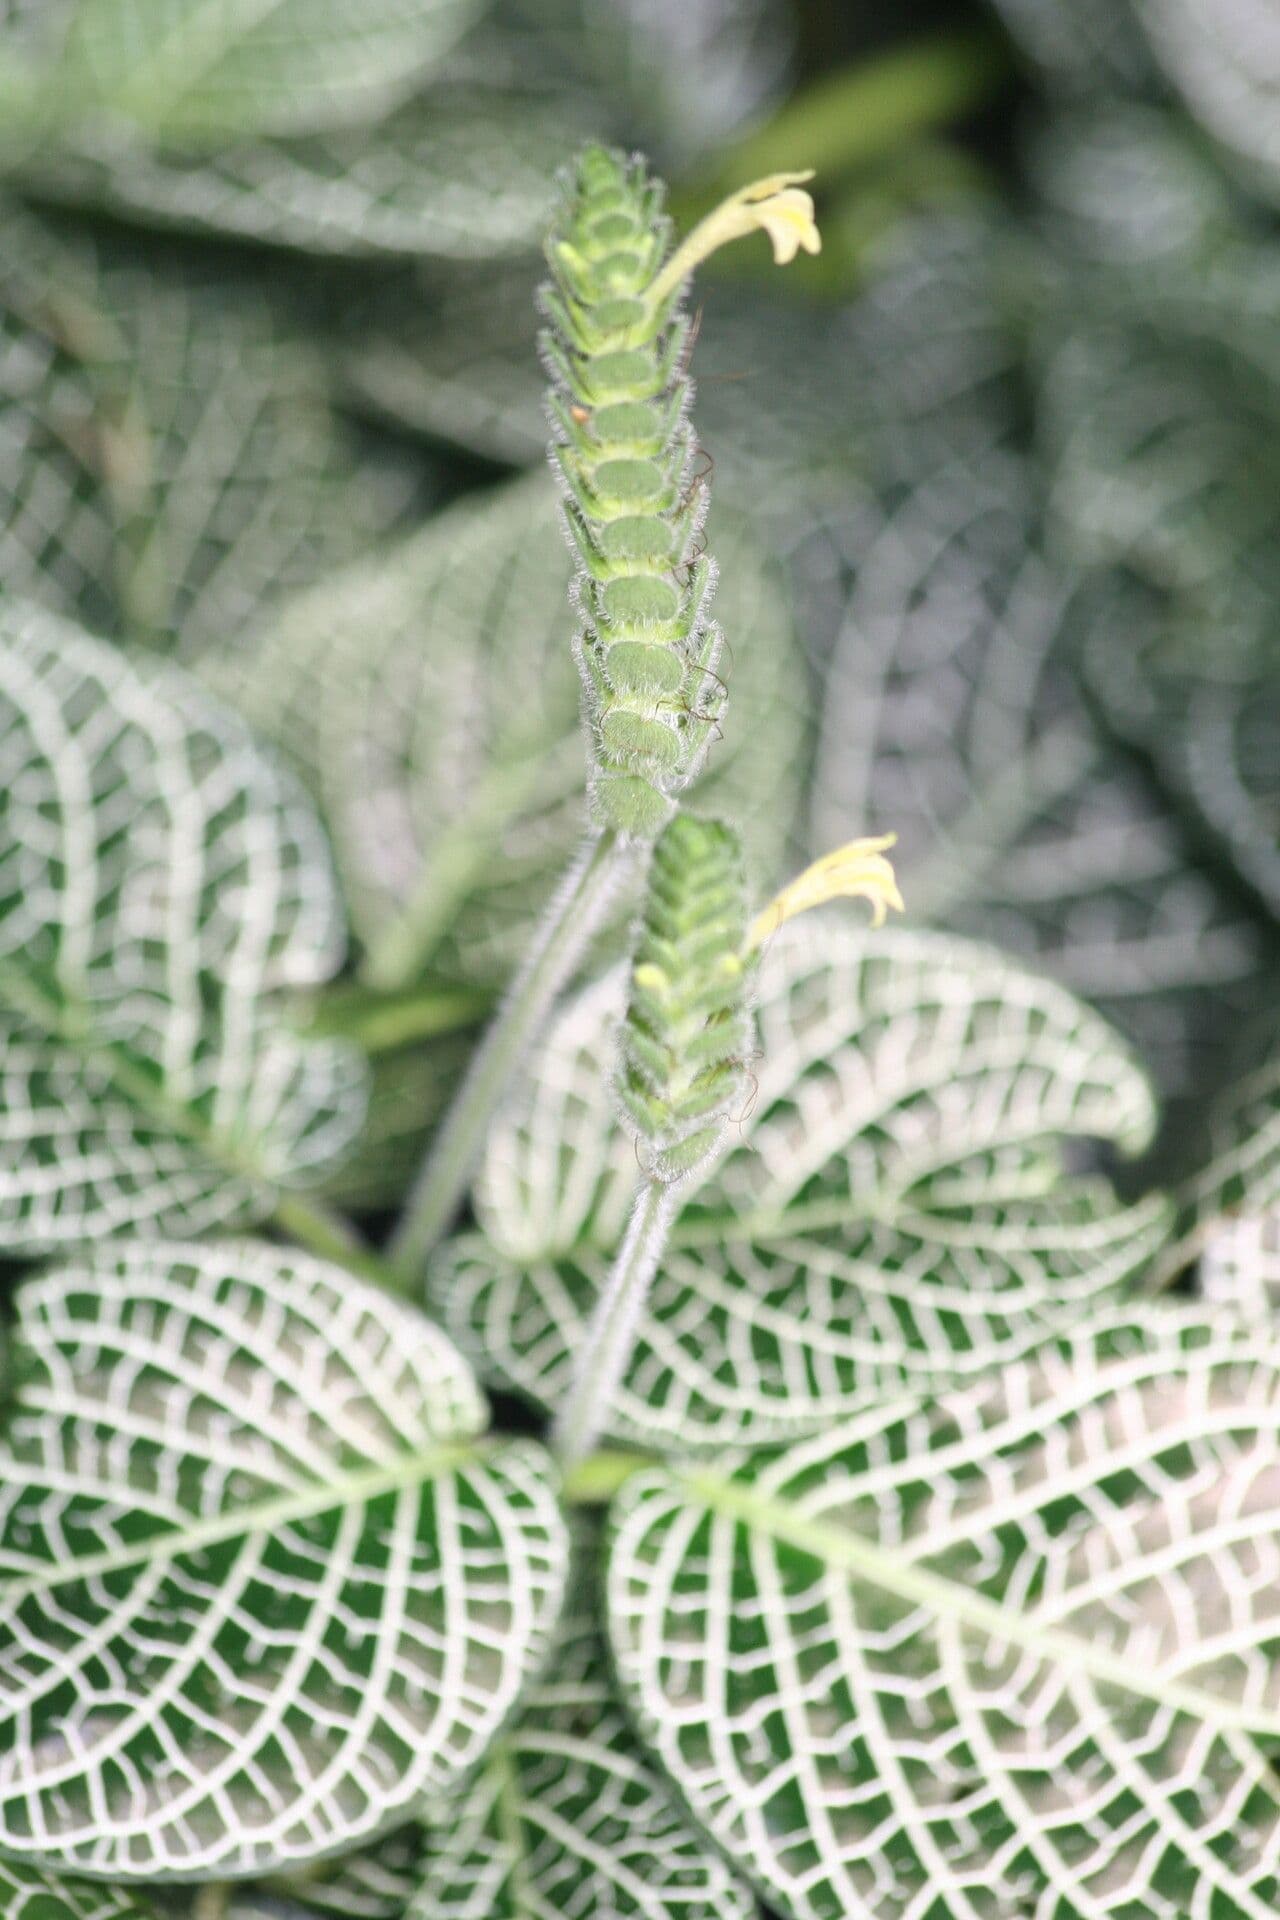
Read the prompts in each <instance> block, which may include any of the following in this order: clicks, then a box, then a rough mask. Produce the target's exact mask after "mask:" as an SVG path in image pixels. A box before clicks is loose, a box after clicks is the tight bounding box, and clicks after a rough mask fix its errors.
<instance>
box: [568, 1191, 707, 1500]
mask: <svg viewBox="0 0 1280 1920" xmlns="http://www.w3.org/2000/svg"><path fill="white" fill-rule="evenodd" d="M675 1208H676V1190H675V1188H674V1187H673V1186H672V1185H671V1184H670V1183H669V1182H667V1181H663V1180H646V1181H645V1183H644V1185H643V1186H642V1187H641V1189H640V1191H639V1193H637V1195H636V1200H635V1205H634V1207H633V1208H632V1210H631V1218H630V1220H629V1221H628V1222H627V1231H626V1233H625V1235H624V1236H623V1241H622V1245H621V1246H620V1247H619V1249H618V1255H617V1258H616V1260H615V1261H614V1263H613V1270H612V1272H611V1273H610V1275H609V1279H608V1282H607V1284H606V1286H605V1290H604V1292H603V1294H602V1295H601V1296H600V1303H599V1305H598V1306H597V1308H596V1311H595V1314H594V1316H593V1318H592V1321H591V1325H590V1326H589V1327H588V1329H587V1337H586V1340H585V1342H584V1344H583V1346H582V1348H581V1350H580V1352H579V1354H578V1357H577V1360H576V1362H575V1364H574V1370H573V1381H572V1383H571V1385H570V1388H569V1397H568V1399H567V1401H566V1402H565V1406H564V1410H563V1412H562V1413H561V1415H560V1417H559V1419H558V1420H557V1421H556V1424H555V1429H554V1432H553V1435H552V1447H553V1450H554V1451H555V1453H556V1454H557V1455H558V1457H559V1460H560V1464H561V1466H562V1467H563V1468H565V1469H566V1470H567V1471H569V1472H570V1473H572V1471H573V1470H574V1469H575V1468H581V1465H582V1462H583V1461H584V1460H586V1458H587V1457H588V1455H589V1454H590V1453H591V1452H592V1450H593V1448H594V1447H595V1444H596V1441H597V1440H598V1439H599V1437H600V1435H601V1433H602V1432H603V1431H604V1429H605V1427H606V1426H607V1425H608V1421H609V1416H610V1413H611V1411H612V1408H613V1402H614V1397H615V1395H616V1394H617V1391H618V1388H619V1386H620V1385H621V1383H622V1377H623V1375H624V1374H625V1372H626V1370H627V1362H628V1360H629V1359H630V1358H631V1349H632V1347H633V1346H634V1345H635V1337H636V1327H637V1326H638V1324H639V1321H640V1315H641V1313H642V1312H643V1310H644V1303H645V1300H646V1298H647V1296H648V1292H649V1284H650V1282H651V1281H652V1279H653V1276H654V1274H655V1273H656V1272H657V1269H658V1262H659V1260H661V1258H662V1254H663V1249H664V1248H665V1246H666V1243H667V1230H668V1228H669V1227H670V1225H671V1221H672V1218H673V1216H674V1214H675Z"/></svg>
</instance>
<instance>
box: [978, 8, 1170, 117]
mask: <svg viewBox="0 0 1280 1920" xmlns="http://www.w3.org/2000/svg"><path fill="white" fill-rule="evenodd" d="M995 6H996V11H997V12H998V13H999V14H1000V17H1001V19H1002V20H1003V21H1004V22H1005V24H1006V26H1007V27H1008V29H1009V31H1010V33H1011V34H1012V35H1013V37H1014V39H1015V40H1016V41H1017V42H1018V44H1019V45H1020V46H1021V47H1023V48H1024V49H1025V51H1026V52H1027V54H1028V55H1029V56H1030V57H1031V59H1032V60H1033V61H1034V62H1035V63H1036V65H1037V67H1039V68H1040V70H1041V72H1042V73H1043V74H1044V76H1045V78H1046V79H1048V80H1049V81H1050V82H1051V83H1052V84H1053V85H1054V86H1056V87H1061V88H1062V89H1063V90H1064V91H1066V92H1068V93H1072V94H1082V93H1098V92H1104V91H1105V92H1134V91H1137V90H1138V89H1140V88H1141V87H1142V86H1143V85H1144V83H1146V82H1147V81H1148V80H1149V79H1150V77H1151V55H1150V51H1149V49H1148V48H1147V46H1146V44H1145V42H1144V40H1143V36H1142V34H1141V33H1140V31H1139V30H1138V26H1137V23H1136V21H1135V19H1134V12H1133V0H995Z"/></svg>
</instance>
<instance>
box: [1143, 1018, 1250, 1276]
mask: <svg viewBox="0 0 1280 1920" xmlns="http://www.w3.org/2000/svg"><path fill="white" fill-rule="evenodd" d="M1198 1144H1199V1154H1198V1164H1197V1166H1196V1168H1195V1171H1194V1172H1192V1173H1191V1174H1189V1175H1188V1176H1187V1178H1186V1179H1185V1180H1183V1182H1182V1183H1181V1185H1180V1187H1179V1188H1178V1190H1177V1193H1176V1196H1175V1197H1176V1199H1177V1202H1178V1233H1177V1238H1176V1239H1175V1240H1174V1241H1173V1242H1172V1243H1171V1244H1170V1245H1169V1246H1168V1247H1167V1248H1166V1249H1165V1251H1164V1253H1163V1254H1162V1255H1161V1258H1160V1261H1159V1263H1158V1266H1157V1269H1156V1277H1157V1279H1158V1280H1160V1281H1168V1280H1170V1279H1172V1278H1174V1277H1175V1276H1176V1275H1177V1274H1178V1273H1180V1272H1181V1270H1182V1269H1183V1268H1185V1267H1186V1266H1187V1264H1188V1263H1189V1262H1190V1261H1191V1260H1193V1259H1194V1258H1195V1257H1196V1256H1197V1254H1198V1253H1199V1252H1200V1251H1201V1249H1202V1248H1203V1247H1204V1246H1205V1245H1206V1243H1207V1242H1209V1241H1211V1240H1212V1239H1213V1238H1214V1236H1215V1235H1216V1234H1217V1233H1218V1232H1219V1231H1220V1230H1221V1229H1222V1227H1223V1226H1224V1224H1226V1223H1229V1222H1230V1221H1232V1220H1233V1219H1235V1218H1237V1217H1239V1216H1245V1217H1248V1216H1250V1215H1259V1214H1264V1213H1267V1212H1269V1211H1270V1210H1271V1209H1272V1208H1274V1207H1276V1206H1277V1205H1280V1048H1277V1047H1276V1046H1275V1044H1274V1039H1273V1040H1272V1044H1271V1045H1270V1046H1269V1047H1267V1048H1266V1049H1265V1051H1264V1056H1263V1059H1262V1061H1261V1064H1258V1065H1255V1066H1253V1068H1252V1070H1245V1071H1243V1072H1242V1073H1241V1074H1240V1075H1239V1077H1238V1078H1237V1079H1235V1080H1234V1081H1232V1083H1231V1084H1230V1085H1229V1086H1227V1087H1225V1088H1224V1089H1223V1090H1222V1092H1221V1093H1220V1094H1219V1096H1218V1098H1217V1100H1216V1101H1215V1102H1214V1103H1213V1104H1212V1105H1211V1106H1210V1107H1209V1109H1208V1112H1207V1113H1206V1114H1205V1115H1204V1117H1203V1125H1202V1129H1201V1137H1200V1141H1199V1143H1198Z"/></svg>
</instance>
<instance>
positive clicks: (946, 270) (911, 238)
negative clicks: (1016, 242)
mask: <svg viewBox="0 0 1280 1920" xmlns="http://www.w3.org/2000/svg"><path fill="white" fill-rule="evenodd" d="M1008 242H1009V235H1008V232H1007V230H1006V228H1005V226H1004V225H1003V224H1002V223H1001V222H1000V221H998V220H997V219H996V218H995V217H994V216H993V215H991V214H988V213H983V212H981V211H977V210H974V211H969V210H966V211H965V212H963V213H954V214H950V215H939V216H935V217H932V218H921V219H919V220H915V221H911V222H908V223H904V224H903V225H902V226H900V227H896V228H894V229H892V230H891V231H890V233H889V234H888V236H887V237H886V239H885V240H884V241H883V242H882V243H881V244H880V246H879V247H878V248H877V249H876V250H875V252H874V254H873V256H872V258H871V260H870V261H869V262H868V265H867V273H868V285H867V287H866V290H865V292H864V293H863V294H862V295H861V296H860V297H859V299H858V301H857V302H856V304H855V305H854V307H853V309H852V311H851V314H850V317H849V321H848V324H847V334H848V347H847V355H848V362H849V364H848V370H847V374H846V378H847V379H848V380H850V381H851V382H852V383H853V386H854V389H855V391H856V392H857V394H858V395H859V401H860V410H861V416H862V418H861V428H860V441H861V447H860V455H861V462H862V464H863V465H864V466H865V468H866V470H867V471H868V472H869V473H870V474H871V475H872V476H873V478H874V481H875V484H876V485H877V486H878V487H886V486H902V485H905V486H915V485H917V484H918V483H919V482H920V481H921V480H922V479H923V478H925V477H926V476H927V475H929V474H931V473H933V472H935V471H938V470H940V469H941V468H944V467H947V466H949V465H952V464H954V463H955V462H956V461H957V460H958V459H962V458H963V459H967V460H969V461H970V463H971V464H972V465H973V466H974V467H975V468H977V467H978V466H979V465H980V463H981V462H983V461H985V459H986V458H987V457H988V455H989V454H990V453H991V452H992V451H993V450H995V449H999V448H1003V447H1005V446H1007V445H1008V444H1009V443H1010V442H1011V441H1012V440H1014V439H1015V438H1016V436H1017V434H1018V431H1019V426H1020V421H1021V416H1022V412H1023V409H1024V406H1025V402H1024V400H1023V399H1022V396H1021V391H1020V389H1021V382H1022V369H1021V351H1020V344H1019V340H1018V337H1017V333H1016V330H1015V328H1014V326H1013V325H1012V314H1011V311H1010V310H1008V308H1007V306H1006V302H1005V299H1004V295H1005V292H1006V287H1005V282H1006V279H1007V277H1008V275H1009V272H1010V266H1009V263H1008V260H1007V258H1006V255H1007V251H1008Z"/></svg>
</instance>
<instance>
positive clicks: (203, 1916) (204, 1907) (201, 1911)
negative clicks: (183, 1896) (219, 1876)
mask: <svg viewBox="0 0 1280 1920" xmlns="http://www.w3.org/2000/svg"><path fill="white" fill-rule="evenodd" d="M230 1904H231V1888H230V1887H229V1886H227V1885H226V1883H225V1882H223V1881H218V1882H216V1883H214V1884H212V1885H210V1886H207V1887H198V1888H197V1889H196V1897H195V1899H194V1900H193V1901H192V1903H191V1920H225V1915H226V1912H227V1909H228V1907H229V1906H230Z"/></svg>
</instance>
